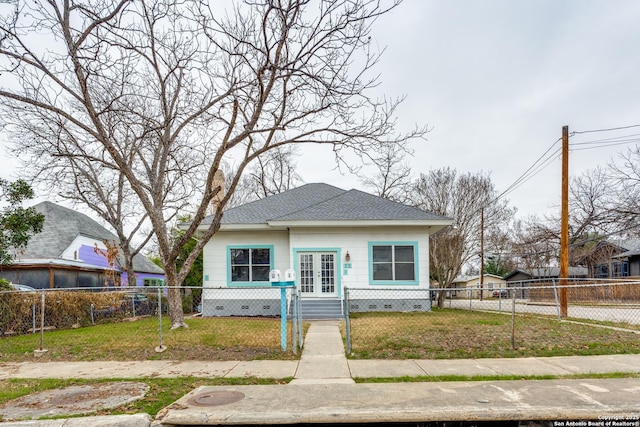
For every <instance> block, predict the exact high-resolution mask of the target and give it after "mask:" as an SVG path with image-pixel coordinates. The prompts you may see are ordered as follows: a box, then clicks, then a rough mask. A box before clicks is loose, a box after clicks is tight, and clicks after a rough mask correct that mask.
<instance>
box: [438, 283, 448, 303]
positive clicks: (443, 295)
mask: <svg viewBox="0 0 640 427" xmlns="http://www.w3.org/2000/svg"><path fill="white" fill-rule="evenodd" d="M446 296H447V289H446V288H439V290H438V308H444V300H445V298H446Z"/></svg>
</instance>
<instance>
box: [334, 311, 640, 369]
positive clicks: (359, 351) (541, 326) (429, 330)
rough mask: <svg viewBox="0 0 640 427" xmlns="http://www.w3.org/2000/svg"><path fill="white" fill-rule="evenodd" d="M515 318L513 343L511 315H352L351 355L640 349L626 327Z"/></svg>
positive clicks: (448, 355) (637, 338)
mask: <svg viewBox="0 0 640 427" xmlns="http://www.w3.org/2000/svg"><path fill="white" fill-rule="evenodd" d="M515 319H516V321H515V328H514V332H515V334H514V337H515V340H514V341H515V347H513V346H512V335H511V330H512V326H511V316H510V315H505V314H498V313H488V312H479V311H469V310H455V309H434V310H433V311H432V312H418V313H358V314H353V315H352V316H351V343H352V354H351V355H350V357H352V358H356V359H461V358H464V359H466V358H484V357H534V356H538V357H542V356H572V355H596V354H619V353H640V335H638V334H636V333H633V332H631V331H621V330H614V329H610V328H603V327H598V326H596V325H593V326H592V325H585V324H578V323H573V322H565V321H563V322H559V321H558V320H557V319H556V318H553V317H546V318H545V317H541V316H535V315H517V316H516V318H515ZM615 326H622V327H624V325H615ZM343 333H344V330H343Z"/></svg>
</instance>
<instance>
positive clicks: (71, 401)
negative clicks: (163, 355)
mask: <svg viewBox="0 0 640 427" xmlns="http://www.w3.org/2000/svg"><path fill="white" fill-rule="evenodd" d="M148 391H149V386H148V385H147V384H145V383H140V382H114V383H100V384H86V385H76V386H71V387H66V388H62V389H56V390H47V391H43V392H39V393H34V394H29V395H27V396H22V397H19V398H17V399H14V400H11V401H9V402H7V403H5V404H4V405H2V406H1V407H0V420H3V421H8V420H21V419H37V418H40V417H54V416H60V415H81V414H89V413H93V412H97V411H100V410H103V409H112V408H116V407H118V406H121V405H125V404H127V403H130V402H133V401H136V400H139V399H142V398H143V397H144V396H145V395H146V394H147V392H148Z"/></svg>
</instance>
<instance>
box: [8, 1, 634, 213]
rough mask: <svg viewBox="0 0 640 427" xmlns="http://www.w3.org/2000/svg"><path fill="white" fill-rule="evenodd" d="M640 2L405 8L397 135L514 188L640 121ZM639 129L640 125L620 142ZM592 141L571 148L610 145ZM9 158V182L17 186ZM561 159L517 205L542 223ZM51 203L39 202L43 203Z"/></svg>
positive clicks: (319, 167)
mask: <svg viewBox="0 0 640 427" xmlns="http://www.w3.org/2000/svg"><path fill="white" fill-rule="evenodd" d="M639 23H640V1H637V0H599V1H589V0H573V1H566V0H520V1H517V0H405V2H404V3H403V4H402V5H400V6H399V7H398V8H397V9H395V10H394V11H393V12H392V13H390V14H389V15H387V16H384V17H383V18H381V19H380V20H379V21H378V22H377V26H376V31H375V33H374V40H375V41H376V42H377V43H379V44H380V46H381V47H385V46H386V48H387V51H386V53H385V55H384V57H383V60H382V62H381V63H380V64H379V68H378V71H379V72H380V73H381V80H382V85H381V87H380V90H381V91H382V92H384V93H385V94H386V95H389V96H392V97H393V96H402V95H406V97H407V98H406V101H405V102H404V104H403V106H402V107H401V109H400V110H399V117H398V121H399V129H400V130H403V129H405V130H408V129H410V128H412V127H413V125H414V124H416V123H417V124H420V125H428V126H429V128H432V130H431V131H430V132H429V134H428V136H427V138H428V141H426V142H424V141H420V142H416V143H415V144H414V146H413V148H414V149H415V152H416V155H415V157H414V158H413V159H412V160H411V163H412V167H413V171H414V173H415V174H416V175H418V174H419V173H420V172H425V171H428V170H429V169H430V168H440V167H445V166H450V167H453V168H455V169H457V170H458V171H460V172H477V171H480V170H482V171H485V172H488V173H490V174H491V177H492V179H493V181H494V183H495V184H496V186H497V189H498V191H503V190H505V189H506V188H507V187H509V186H510V185H511V184H512V183H513V182H514V181H515V180H516V179H517V178H518V177H519V176H520V175H521V174H522V173H523V172H525V170H526V169H527V168H528V167H529V166H531V164H532V163H533V162H534V161H535V160H536V159H538V158H539V157H540V156H541V155H543V153H545V151H546V150H547V149H548V148H549V147H551V145H552V144H553V143H554V142H555V141H556V140H558V138H560V136H561V128H562V126H563V125H568V126H569V127H570V131H585V130H591V129H601V128H613V127H619V126H627V125H635V124H639V123H640V54H638V52H639V50H640V25H639ZM634 133H640V128H636V129H633V128H632V129H628V130H625V131H621V132H620V133H618V135H632V134H634ZM611 136H613V135H612V134H610V133H606V134H586V135H580V136H576V137H575V138H572V142H573V141H576V142H578V141H579V140H580V141H589V140H594V139H601V138H609V137H611ZM631 146H632V145H629V144H627V145H616V146H613V147H609V148H600V149H592V150H584V151H572V153H571V160H570V169H571V174H572V175H578V174H580V173H581V172H583V171H584V170H586V169H588V168H593V167H595V166H597V165H601V166H605V165H606V164H607V162H609V161H610V159H612V158H614V157H616V155H617V153H619V152H620V151H622V150H626V149H627V148H629V147H631ZM318 150H320V149H319V148H317V147H309V148H304V149H303V150H301V154H302V156H301V158H300V159H299V161H298V169H299V173H300V174H301V175H302V177H303V179H304V180H305V181H306V182H327V183H329V184H333V185H336V186H338V187H341V188H344V189H350V188H360V189H363V187H362V185H361V184H360V183H359V181H358V179H357V178H355V177H350V176H341V175H340V174H339V173H337V172H332V171H331V169H332V168H333V166H334V165H333V162H332V159H331V157H330V155H329V152H328V150H326V149H325V151H324V152H322V154H323V155H324V158H326V161H319V160H318V159H319V158H321V157H319V156H320V154H321V153H319V152H318ZM13 163H14V161H13V160H11V159H10V157H8V156H7V155H5V156H3V157H2V159H1V161H0V164H1V166H2V168H1V169H2V170H0V176H2V177H4V178H15V177H16V172H17V171H15V168H12V167H11V165H12V164H13ZM559 181H560V161H559V158H556V159H555V160H554V161H553V162H551V163H549V165H548V167H547V168H545V169H544V170H542V171H541V172H540V173H539V174H538V175H536V176H535V177H533V178H532V179H530V180H529V181H528V182H527V183H526V184H524V185H522V186H520V187H518V188H517V189H516V190H515V191H513V192H511V193H510V194H509V195H508V196H507V198H508V199H509V200H510V201H511V205H512V206H515V207H517V208H518V211H519V214H520V215H522V216H524V215H528V214H534V213H537V214H540V215H544V214H545V213H547V212H549V210H550V209H551V207H552V206H553V205H554V204H555V205H557V204H559V197H560V182H559ZM39 196H40V197H42V196H41V195H39Z"/></svg>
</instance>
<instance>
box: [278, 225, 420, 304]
mask: <svg viewBox="0 0 640 427" xmlns="http://www.w3.org/2000/svg"><path fill="white" fill-rule="evenodd" d="M290 240H291V248H292V249H293V250H297V251H301V250H305V249H309V250H314V249H322V248H339V249H340V258H341V259H340V264H341V265H344V264H345V257H346V254H347V252H348V253H349V257H350V261H349V263H348V264H350V265H351V267H350V268H344V266H343V268H341V269H340V271H339V272H338V274H339V275H340V282H341V284H342V288H343V289H344V287H349V288H368V287H376V286H377V287H382V286H384V287H393V288H402V287H403V286H404V287H407V288H414V287H415V286H416V285H393V284H391V285H390V284H384V285H378V284H375V283H372V281H371V280H370V276H371V274H370V268H371V262H370V261H371V260H370V259H369V243H371V242H376V243H390V244H396V243H410V244H414V243H415V244H416V247H417V251H418V253H417V254H416V256H417V262H418V274H417V277H416V282H417V286H421V287H427V288H428V287H429V235H428V233H427V232H426V230H425V229H424V228H420V227H410V228H400V227H361V228H358V227H354V228H345V229H331V228H326V229H292V230H291V236H290ZM291 256H292V257H293V253H292V254H291ZM293 261H294V260H293V258H292V259H291V262H292V265H293ZM340 296H342V295H340Z"/></svg>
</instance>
